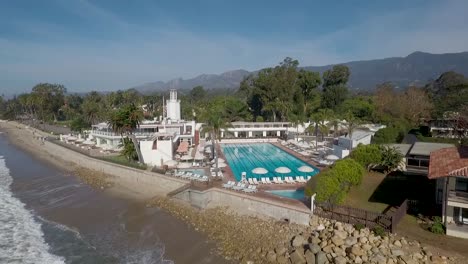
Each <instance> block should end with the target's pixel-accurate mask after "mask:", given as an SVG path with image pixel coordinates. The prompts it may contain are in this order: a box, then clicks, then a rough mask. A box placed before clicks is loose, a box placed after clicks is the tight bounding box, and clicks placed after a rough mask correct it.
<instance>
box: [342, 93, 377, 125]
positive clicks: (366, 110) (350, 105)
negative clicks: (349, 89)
mask: <svg viewBox="0 0 468 264" xmlns="http://www.w3.org/2000/svg"><path fill="white" fill-rule="evenodd" d="M374 111H375V106H374V104H373V101H372V99H371V98H370V97H364V96H357V97H353V98H348V99H346V100H345V101H344V102H343V104H342V105H341V106H340V108H339V109H338V112H339V113H342V114H346V113H348V112H351V113H352V114H353V115H354V116H355V117H357V118H359V119H361V120H366V121H372V120H373V117H374Z"/></svg>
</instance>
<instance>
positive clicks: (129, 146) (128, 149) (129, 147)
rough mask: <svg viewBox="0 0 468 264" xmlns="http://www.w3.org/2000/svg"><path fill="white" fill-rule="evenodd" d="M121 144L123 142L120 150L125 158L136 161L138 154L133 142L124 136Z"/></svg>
mask: <svg viewBox="0 0 468 264" xmlns="http://www.w3.org/2000/svg"><path fill="white" fill-rule="evenodd" d="M122 144H123V150H122V151H121V152H120V154H122V156H124V157H125V158H127V160H129V161H137V160H138V154H137V151H136V149H135V145H134V144H133V142H132V140H131V139H129V138H128V137H125V138H123V139H122Z"/></svg>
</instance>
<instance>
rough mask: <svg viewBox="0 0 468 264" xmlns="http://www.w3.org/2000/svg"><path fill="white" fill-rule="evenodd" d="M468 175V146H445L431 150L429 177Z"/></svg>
mask: <svg viewBox="0 0 468 264" xmlns="http://www.w3.org/2000/svg"><path fill="white" fill-rule="evenodd" d="M448 176H458V177H468V147H461V148H444V149H439V150H436V151H433V152H431V158H430V162H429V173H428V178H429V179H436V178H440V177H448Z"/></svg>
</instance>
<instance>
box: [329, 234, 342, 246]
mask: <svg viewBox="0 0 468 264" xmlns="http://www.w3.org/2000/svg"><path fill="white" fill-rule="evenodd" d="M331 241H332V242H333V244H335V245H337V246H341V245H344V240H343V239H342V238H341V237H339V236H336V235H335V236H334V237H332V239H331Z"/></svg>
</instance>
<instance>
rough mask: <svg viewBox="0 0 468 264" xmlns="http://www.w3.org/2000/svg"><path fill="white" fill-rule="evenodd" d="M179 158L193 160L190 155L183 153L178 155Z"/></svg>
mask: <svg viewBox="0 0 468 264" xmlns="http://www.w3.org/2000/svg"><path fill="white" fill-rule="evenodd" d="M180 159H181V160H193V157H192V156H190V155H183V156H182V157H180Z"/></svg>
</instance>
